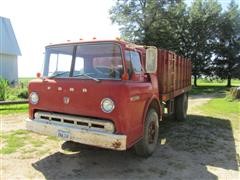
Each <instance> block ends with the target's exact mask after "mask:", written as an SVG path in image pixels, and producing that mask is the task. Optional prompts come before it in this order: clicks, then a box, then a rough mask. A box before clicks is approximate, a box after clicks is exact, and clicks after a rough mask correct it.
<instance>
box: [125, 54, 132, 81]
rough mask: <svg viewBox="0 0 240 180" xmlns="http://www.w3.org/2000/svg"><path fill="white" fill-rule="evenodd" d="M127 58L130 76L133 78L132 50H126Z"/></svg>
mask: <svg viewBox="0 0 240 180" xmlns="http://www.w3.org/2000/svg"><path fill="white" fill-rule="evenodd" d="M125 60H126V65H127V72H128V75H129V77H130V78H131V75H132V72H133V68H132V62H131V52H130V51H125Z"/></svg>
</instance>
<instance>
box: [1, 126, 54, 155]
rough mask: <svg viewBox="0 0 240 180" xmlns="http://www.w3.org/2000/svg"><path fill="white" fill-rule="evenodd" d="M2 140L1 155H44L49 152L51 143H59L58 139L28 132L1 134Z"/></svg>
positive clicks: (18, 131)
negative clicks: (18, 153)
mask: <svg viewBox="0 0 240 180" xmlns="http://www.w3.org/2000/svg"><path fill="white" fill-rule="evenodd" d="M0 140H1V148H0V154H12V153H16V152H20V153H22V154H23V155H24V154H26V153H37V154H39V155H42V154H43V153H46V152H47V151H49V147H48V146H49V143H50V144H53V143H54V142H55V143H56V142H58V139H54V138H51V139H50V138H48V137H46V136H42V135H36V134H35V133H32V132H30V131H27V130H17V131H11V132H7V133H4V134H1V135H0ZM46 140H47V141H46ZM47 143H48V144H47ZM44 146H47V147H44ZM28 155H31V154H28Z"/></svg>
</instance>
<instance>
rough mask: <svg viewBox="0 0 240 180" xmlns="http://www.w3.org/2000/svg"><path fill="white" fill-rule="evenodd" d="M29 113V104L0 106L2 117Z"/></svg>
mask: <svg viewBox="0 0 240 180" xmlns="http://www.w3.org/2000/svg"><path fill="white" fill-rule="evenodd" d="M27 111H28V104H11V105H0V113H1V115H8V114H16V113H26V112H27Z"/></svg>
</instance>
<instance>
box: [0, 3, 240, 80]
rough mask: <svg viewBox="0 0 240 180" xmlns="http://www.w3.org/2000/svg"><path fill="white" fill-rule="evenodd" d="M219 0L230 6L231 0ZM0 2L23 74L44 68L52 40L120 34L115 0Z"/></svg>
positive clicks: (1, 11)
mask: <svg viewBox="0 0 240 180" xmlns="http://www.w3.org/2000/svg"><path fill="white" fill-rule="evenodd" d="M192 1H193V0H186V2H187V4H191V2H192ZM219 2H220V3H222V5H223V6H224V7H226V6H227V4H229V2H230V0H219ZM236 2H237V1H236ZM0 4H1V5H0V16H3V17H7V18H10V20H11V23H12V26H13V29H14V32H15V35H16V38H17V41H18V44H19V46H20V49H21V53H22V56H20V57H19V58H18V72H19V73H18V74H19V77H35V75H36V73H37V72H42V69H43V59H44V55H43V53H44V47H45V46H46V45H48V44H50V43H56V42H64V41H67V40H79V39H80V38H83V39H84V40H90V39H92V38H93V37H96V38H97V39H115V38H116V37H120V32H119V30H118V26H117V25H112V23H111V20H110V18H109V13H108V12H109V9H110V8H111V7H112V6H113V5H114V1H113V0H34V1H33V0H1V3H0ZM239 4H240V1H239Z"/></svg>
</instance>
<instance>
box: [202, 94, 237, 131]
mask: <svg viewBox="0 0 240 180" xmlns="http://www.w3.org/2000/svg"><path fill="white" fill-rule="evenodd" d="M199 110H200V111H201V112H202V114H207V115H208V116H211V117H217V118H224V119H228V120H229V121H230V122H231V125H232V127H233V128H234V129H240V122H239V120H240V118H239V117H240V101H239V100H235V101H230V100H228V99H227V98H214V99H212V100H210V101H209V102H208V103H207V104H205V105H204V106H201V107H199Z"/></svg>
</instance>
